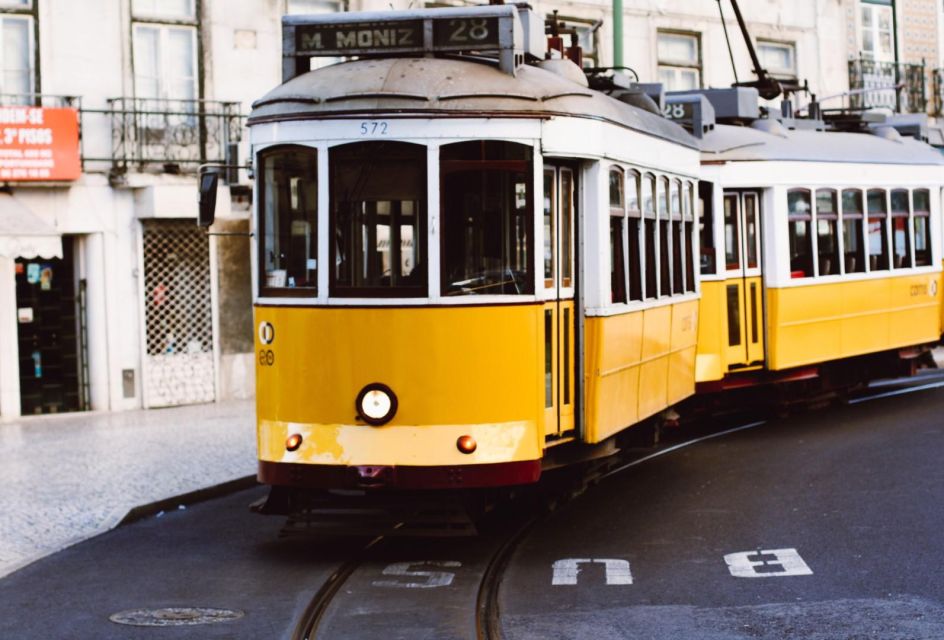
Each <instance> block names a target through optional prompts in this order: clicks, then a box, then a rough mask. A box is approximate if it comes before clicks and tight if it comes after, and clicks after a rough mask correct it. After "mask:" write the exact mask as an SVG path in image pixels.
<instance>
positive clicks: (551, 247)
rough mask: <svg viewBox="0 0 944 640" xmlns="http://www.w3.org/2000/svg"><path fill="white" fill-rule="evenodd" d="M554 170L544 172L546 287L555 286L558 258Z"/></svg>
mask: <svg viewBox="0 0 944 640" xmlns="http://www.w3.org/2000/svg"><path fill="white" fill-rule="evenodd" d="M555 176H556V173H555V171H554V170H553V169H545V170H544V287H545V288H550V287H553V286H554V278H556V277H557V276H556V275H555V273H554V272H555V268H556V264H555V258H556V257H557V245H556V242H557V213H556V212H557V181H556V180H555Z"/></svg>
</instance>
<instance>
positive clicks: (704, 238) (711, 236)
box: [698, 181, 718, 275]
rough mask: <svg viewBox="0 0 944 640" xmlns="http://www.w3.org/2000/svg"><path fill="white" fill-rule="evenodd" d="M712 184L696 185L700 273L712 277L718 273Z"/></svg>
mask: <svg viewBox="0 0 944 640" xmlns="http://www.w3.org/2000/svg"><path fill="white" fill-rule="evenodd" d="M713 193H714V184H712V183H711V182H704V181H702V182H699V183H698V236H699V245H700V246H701V273H702V274H703V275H706V274H707V275H714V274H716V273H718V265H717V260H716V258H715V217H714V204H713V200H712V198H713Z"/></svg>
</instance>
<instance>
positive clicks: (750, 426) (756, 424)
mask: <svg viewBox="0 0 944 640" xmlns="http://www.w3.org/2000/svg"><path fill="white" fill-rule="evenodd" d="M942 384H944V383H942ZM762 424H767V421H766V420H760V421H759V422H752V423H750V424H745V425H742V426H740V427H735V428H734V429H728V430H727V431H722V432H720V433H713V434H711V435H710V436H703V437H701V438H695V439H694V440H689V441H688V442H683V443H681V444H677V445H675V446H672V447H669V448H668V449H663V450H662V451H657V452H655V453H653V454H650V455H648V456H645V457H644V458H640V459H639V460H633V461H632V462H630V463H627V464H624V465H623V466H622V467H617V468H616V469H613V470H612V471H610V472H609V473H607V474H606V475H604V476H603V477H604V478H609V477H610V476H611V475H613V474H615V473H619V472H620V471H625V470H626V469H629V468H630V467H635V466H636V465H637V464H642V463H643V462H645V461H646V460H652V459H653V458H658V457H659V456H664V455H665V454H667V453H672V452H673V451H677V450H678V449H683V448H685V447H689V446H691V445H693V444H698V443H699V442H704V441H705V440H711V439H712V438H720V437H721V436H726V435H728V434H731V433H737V432H738V431H744V430H746V429H753V428H754V427H759V426H761V425H762Z"/></svg>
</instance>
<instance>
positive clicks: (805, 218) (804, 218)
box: [787, 187, 817, 280]
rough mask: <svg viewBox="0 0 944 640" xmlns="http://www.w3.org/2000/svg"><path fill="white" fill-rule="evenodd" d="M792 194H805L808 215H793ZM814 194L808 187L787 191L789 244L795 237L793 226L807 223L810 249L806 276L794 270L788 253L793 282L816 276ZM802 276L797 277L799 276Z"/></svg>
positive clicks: (800, 271) (788, 268) (788, 270)
mask: <svg viewBox="0 0 944 640" xmlns="http://www.w3.org/2000/svg"><path fill="white" fill-rule="evenodd" d="M791 193H805V194H806V196H807V202H808V204H809V207H810V208H809V211H808V212H807V213H793V212H791V211H790V194H791ZM814 193H815V190H813V189H810V188H808V187H794V188H790V189H787V242H788V247H789V242H790V240H791V239H792V237H793V227H792V226H791V225H793V224H794V223H799V222H805V223H807V227H806V230H807V248H808V249H809V260H810V265H809V273H808V274H805V273H804V270H799V269H794V268H793V265H792V260H793V256H792V255H791V253H790V252H788V253H787V273H788V274H789V277H790V279H791V280H808V279H810V278H814V277H815V276H816V260H817V253H816V245H815V240H814V238H815V237H816V227H815V225H814V217H813V207H814V200H813V198H814ZM798 273H799V274H801V275H797V274H798Z"/></svg>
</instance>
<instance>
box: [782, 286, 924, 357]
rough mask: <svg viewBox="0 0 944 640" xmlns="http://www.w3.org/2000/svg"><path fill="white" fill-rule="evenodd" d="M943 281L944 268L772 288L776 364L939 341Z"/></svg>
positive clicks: (855, 354)
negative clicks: (943, 272)
mask: <svg viewBox="0 0 944 640" xmlns="http://www.w3.org/2000/svg"><path fill="white" fill-rule="evenodd" d="M940 286H941V274H940V273H917V274H913V275H900V276H891V275H890V276H889V277H884V278H878V279H872V280H859V281H853V282H836V283H832V284H821V285H804V286H792V287H770V288H769V289H768V303H769V307H768V309H769V316H768V317H769V322H770V368H771V369H789V368H791V367H797V366H802V365H807V364H813V363H818V362H826V361H829V360H838V359H841V358H848V357H852V356H857V355H863V354H867V353H875V352H880V351H888V350H891V349H898V348H903V347H908V346H913V345H918V344H927V343H932V342H936V341H937V340H938V339H939V338H940V297H939V296H938V295H937V291H938V290H939V288H940Z"/></svg>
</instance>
